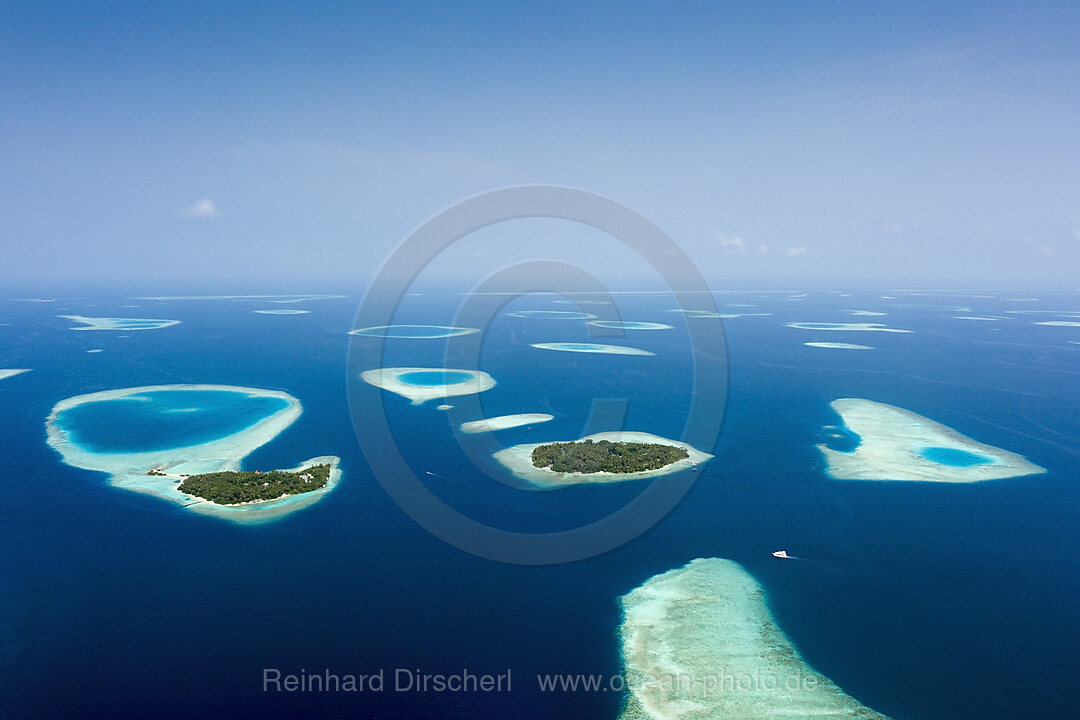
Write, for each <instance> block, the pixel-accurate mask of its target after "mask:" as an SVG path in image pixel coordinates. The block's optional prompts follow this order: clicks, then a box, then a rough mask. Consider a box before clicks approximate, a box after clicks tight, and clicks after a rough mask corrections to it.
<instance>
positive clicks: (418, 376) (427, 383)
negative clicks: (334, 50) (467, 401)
mask: <svg viewBox="0 0 1080 720" xmlns="http://www.w3.org/2000/svg"><path fill="white" fill-rule="evenodd" d="M397 379H398V380H399V381H400V382H403V383H405V384H406V385H418V386H420V387H437V386H439V385H456V384H458V383H463V382H468V381H469V380H472V379H473V376H472V374H471V373H467V372H462V371H460V370H418V371H417V372H409V373H403V374H401V375H398V378H397Z"/></svg>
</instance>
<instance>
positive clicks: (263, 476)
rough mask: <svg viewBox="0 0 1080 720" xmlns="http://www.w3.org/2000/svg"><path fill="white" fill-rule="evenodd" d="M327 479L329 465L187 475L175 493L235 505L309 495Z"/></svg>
mask: <svg viewBox="0 0 1080 720" xmlns="http://www.w3.org/2000/svg"><path fill="white" fill-rule="evenodd" d="M151 472H152V471H151ZM329 479H330V466H329V465H312V466H311V467H307V468H304V469H303V470H299V471H296V472H288V471H285V470H271V471H270V472H262V471H261V470H254V471H247V470H244V471H224V472H212V473H205V474H203V475H188V476H187V477H185V478H184V481H183V482H182V483H180V486H179V487H178V488H177V490H179V491H180V492H182V493H186V494H188V495H194V496H195V497H200V498H203V499H204V500H209V501H210V502H213V503H217V504H218V505H237V504H240V503H247V502H256V501H259V500H276V499H277V498H279V497H282V496H284V495H299V494H300V493H306V492H311V491H312V490H318V489H320V488H324V487H326V483H327V482H328V481H329Z"/></svg>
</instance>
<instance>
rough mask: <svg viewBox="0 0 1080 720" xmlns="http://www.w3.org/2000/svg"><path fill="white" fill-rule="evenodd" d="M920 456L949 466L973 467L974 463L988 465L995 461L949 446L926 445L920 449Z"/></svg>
mask: <svg viewBox="0 0 1080 720" xmlns="http://www.w3.org/2000/svg"><path fill="white" fill-rule="evenodd" d="M919 456H920V457H923V458H925V459H926V460H929V461H930V462H936V463H937V464H939V465H947V466H949V467H971V466H973V465H988V464H990V463H992V462H994V460H993V458H988V457H986V456H985V455H979V454H978V453H973V452H968V451H967V450H961V449H959V448H949V447H926V448H923V449H922V450H920V451H919Z"/></svg>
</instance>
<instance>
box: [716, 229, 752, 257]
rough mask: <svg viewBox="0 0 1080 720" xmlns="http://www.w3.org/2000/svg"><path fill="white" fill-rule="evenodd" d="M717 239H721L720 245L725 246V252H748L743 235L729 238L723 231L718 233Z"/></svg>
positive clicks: (741, 253)
mask: <svg viewBox="0 0 1080 720" xmlns="http://www.w3.org/2000/svg"><path fill="white" fill-rule="evenodd" d="M716 238H717V240H719V241H720V245H721V246H723V248H724V252H725V253H737V254H739V255H745V254H746V243H744V242H743V239H742V238H741V237H738V236H736V237H733V238H728V237H726V236H724V235H723V234H722V233H717V234H716Z"/></svg>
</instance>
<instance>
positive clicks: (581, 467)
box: [532, 440, 690, 474]
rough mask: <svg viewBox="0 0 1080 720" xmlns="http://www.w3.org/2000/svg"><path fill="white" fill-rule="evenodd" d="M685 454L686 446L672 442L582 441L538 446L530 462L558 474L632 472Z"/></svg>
mask: <svg viewBox="0 0 1080 720" xmlns="http://www.w3.org/2000/svg"><path fill="white" fill-rule="evenodd" d="M688 457H690V453H688V452H687V450H686V448H682V447H676V446H674V445H661V444H658V443H638V442H611V441H610V440H600V441H599V442H593V441H592V440H582V441H579V442H559V443H550V444H548V445H539V446H537V447H536V448H534V449H533V451H532V464H533V465H534V466H536V467H538V468H547V469H549V470H552V471H554V472H562V473H583V474H588V473H597V472H609V473H636V472H646V471H648V470H658V469H660V468H662V467H664V466H665V465H670V464H671V463H673V462H676V461H678V460H685V459H686V458H688Z"/></svg>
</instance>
